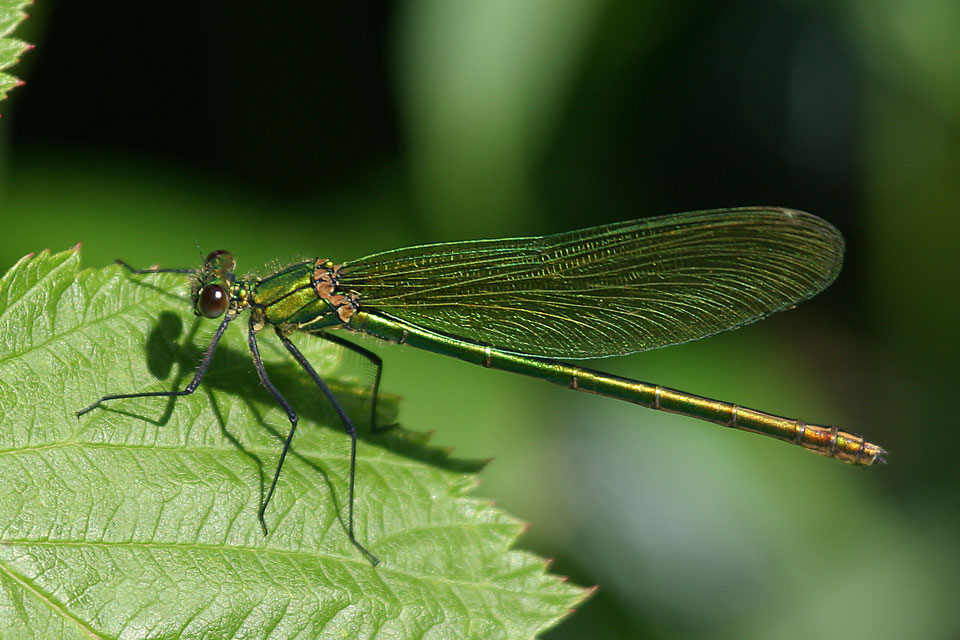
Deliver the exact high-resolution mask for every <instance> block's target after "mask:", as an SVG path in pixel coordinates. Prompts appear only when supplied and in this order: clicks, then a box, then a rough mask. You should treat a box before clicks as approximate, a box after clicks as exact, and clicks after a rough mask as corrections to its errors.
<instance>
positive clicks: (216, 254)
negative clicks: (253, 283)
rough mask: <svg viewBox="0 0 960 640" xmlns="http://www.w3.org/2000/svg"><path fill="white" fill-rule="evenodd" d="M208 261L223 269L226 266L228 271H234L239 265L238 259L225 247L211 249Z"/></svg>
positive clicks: (209, 263)
mask: <svg viewBox="0 0 960 640" xmlns="http://www.w3.org/2000/svg"><path fill="white" fill-rule="evenodd" d="M206 263H207V264H208V265H211V266H214V267H218V268H221V269H222V268H226V270H227V271H233V270H234V269H235V268H236V266H237V261H236V260H234V259H233V256H232V255H231V254H230V252H229V251H224V250H223V249H217V250H216V251H211V252H210V253H209V255H207V260H206Z"/></svg>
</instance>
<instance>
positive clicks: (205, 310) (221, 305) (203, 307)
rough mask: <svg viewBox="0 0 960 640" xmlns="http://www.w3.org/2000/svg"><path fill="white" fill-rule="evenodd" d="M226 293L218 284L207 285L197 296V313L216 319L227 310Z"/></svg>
mask: <svg viewBox="0 0 960 640" xmlns="http://www.w3.org/2000/svg"><path fill="white" fill-rule="evenodd" d="M229 303H230V301H229V300H228V299H227V292H226V291H225V290H224V288H223V287H221V286H220V285H218V284H208V285H207V286H205V287H204V288H203V289H201V290H200V295H199V296H197V311H199V312H200V314H201V315H204V316H206V317H208V318H217V317H220V316H222V315H223V312H224V311H226V310H227V305H228V304H229Z"/></svg>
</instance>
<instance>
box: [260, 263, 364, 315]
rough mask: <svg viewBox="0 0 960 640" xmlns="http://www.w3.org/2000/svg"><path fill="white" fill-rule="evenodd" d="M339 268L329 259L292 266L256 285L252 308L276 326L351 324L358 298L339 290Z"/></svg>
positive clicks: (355, 295) (353, 293)
mask: <svg viewBox="0 0 960 640" xmlns="http://www.w3.org/2000/svg"><path fill="white" fill-rule="evenodd" d="M340 266H341V265H337V264H334V263H333V262H332V261H330V260H327V259H326V258H320V259H316V260H308V261H305V262H299V263H297V264H294V265H291V266H289V267H287V268H286V269H283V270H281V271H279V272H277V273H275V274H273V275H271V276H267V277H266V278H264V279H262V280H261V281H260V282H258V283H257V284H256V285H255V289H254V291H253V297H252V306H254V307H255V308H257V309H259V310H260V311H261V313H262V314H263V319H264V320H265V321H266V322H268V323H270V324H274V325H295V326H296V327H298V328H301V327H308V326H309V327H311V328H317V329H319V328H322V327H327V326H335V325H338V324H341V323H345V322H348V321H349V320H350V317H351V316H353V314H354V313H355V312H356V310H357V304H358V296H357V294H356V293H355V292H352V291H342V290H340Z"/></svg>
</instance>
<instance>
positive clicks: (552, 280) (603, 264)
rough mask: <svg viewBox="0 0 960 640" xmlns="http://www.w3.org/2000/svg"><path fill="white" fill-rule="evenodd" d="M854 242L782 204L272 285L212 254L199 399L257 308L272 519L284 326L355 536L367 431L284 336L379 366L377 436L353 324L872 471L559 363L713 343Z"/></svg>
mask: <svg viewBox="0 0 960 640" xmlns="http://www.w3.org/2000/svg"><path fill="white" fill-rule="evenodd" d="M842 255H843V239H842V237H841V236H840V234H839V232H838V231H837V230H836V229H835V228H833V227H832V226H831V225H830V224H828V223H826V222H824V221H823V220H821V219H820V218H817V217H816V216H812V215H810V214H807V213H803V212H799V211H792V210H788V209H779V208H751V209H727V210H717V211H706V212H693V213H686V214H678V215H674V216H664V217H661V218H652V219H647V220H636V221H631V222H625V223H618V224H613V225H605V226H601V227H594V228H590V229H583V230H580V231H573V232H567V233H561V234H556V235H553V236H538V237H531V238H508V239H504V240H480V241H470V242H456V243H443V244H437V245H423V246H419V247H410V248H407V249H398V250H394V251H387V252H383V253H380V254H374V255H371V256H367V257H365V258H360V259H359V260H355V261H353V262H345V263H342V264H337V263H334V262H333V261H331V260H328V259H326V258H317V259H312V260H305V261H302V262H298V263H295V264H293V265H290V266H288V267H286V268H284V269H282V270H280V271H278V272H277V273H274V274H271V275H269V276H265V277H246V278H238V277H237V276H236V275H235V273H234V271H235V266H236V265H235V261H234V259H233V256H232V255H230V254H229V253H227V252H226V251H214V252H213V253H211V254H210V255H209V256H207V258H206V260H205V261H204V263H203V265H202V266H201V267H200V268H199V269H197V270H189V269H144V270H136V269H132V268H130V267H128V268H129V269H130V270H131V271H133V272H134V273H153V272H161V271H173V272H178V273H185V274H191V275H192V276H193V279H194V286H193V301H194V308H195V312H196V313H197V315H203V316H206V317H209V318H219V317H221V316H222V317H223V319H222V320H221V322H220V326H219V328H218V329H217V332H216V334H215V335H214V339H213V341H212V342H211V345H210V346H209V347H208V348H207V351H206V353H205V355H204V360H203V362H202V363H201V366H200V368H199V370H198V372H197V375H196V376H195V377H194V379H193V380H192V381H191V382H190V384H189V385H188V386H187V388H186V389H184V390H183V391H175V392H148V393H137V394H123V395H111V396H105V397H103V398H101V399H100V400H98V401H97V402H95V403H94V404H92V405H90V406H89V407H87V408H85V409H83V410H82V411H80V412H79V413H78V415H82V414H84V413H86V412H88V411H90V410H92V409H93V408H94V407H96V406H98V405H99V404H100V403H101V402H103V401H105V400H114V399H121V398H131V397H144V396H176V395H186V394H189V393H192V392H193V391H194V390H195V389H196V387H197V385H198V384H199V383H200V380H201V379H202V378H203V376H204V374H205V373H206V370H207V367H208V365H209V363H210V360H211V359H212V357H213V353H214V350H215V349H216V345H217V343H218V342H219V340H220V337H221V336H222V335H223V332H224V331H225V329H226V327H227V325H228V324H229V323H230V322H232V321H233V320H235V319H236V318H237V317H239V316H240V314H241V313H244V312H249V334H248V335H249V339H248V344H249V346H250V351H251V354H252V356H253V359H254V363H255V364H256V368H257V373H258V375H259V377H260V380H261V382H262V383H263V385H264V386H265V387H266V388H267V390H268V391H269V392H270V393H271V394H272V395H273V397H274V398H275V399H276V401H277V402H278V403H279V404H280V405H281V406H282V407H283V409H284V410H285V411H286V413H287V416H288V418H289V420H290V424H291V427H290V431H289V432H288V435H287V438H286V441H285V443H284V448H283V450H282V452H281V455H280V460H279V462H278V465H277V469H276V471H275V473H274V477H273V481H272V483H271V486H270V489H269V491H268V492H267V494H266V497H265V498H264V500H263V502H262V503H261V506H260V512H259V515H260V522H261V524H262V526H263V529H264V533H266V531H267V527H266V523H265V520H264V512H265V510H266V507H267V505H268V504H269V502H270V498H271V497H272V495H273V492H274V489H275V488H276V483H277V479H278V477H279V475H280V469H281V467H282V465H283V460H284V456H285V455H286V453H287V451H288V449H289V447H290V443H291V441H292V438H293V434H294V431H295V430H296V426H297V421H298V418H297V415H296V412H295V411H294V410H293V408H292V407H291V406H290V405H289V403H288V402H287V401H286V399H284V397H283V396H282V395H281V394H280V393H279V391H277V389H276V388H275V387H274V386H273V385H272V383H271V382H270V379H269V376H268V374H267V372H266V369H265V368H264V366H263V363H262V361H261V359H260V354H259V349H258V346H257V339H256V336H257V334H258V333H259V332H261V331H262V330H264V329H265V328H267V327H268V326H272V327H273V329H274V332H275V333H276V335H277V337H278V338H279V340H280V341H281V342H282V343H283V345H284V346H285V348H286V349H287V350H288V352H289V353H290V354H291V355H292V356H293V358H294V359H295V360H297V362H298V363H299V364H300V365H301V366H302V367H303V369H304V370H305V371H306V372H307V374H308V375H309V376H310V378H311V379H312V380H313V382H314V383H315V384H316V385H317V387H318V388H319V389H320V390H321V391H322V393H323V394H324V395H325V396H326V397H327V399H328V400H329V401H330V402H331V404H332V405H333V406H334V408H335V409H336V410H337V412H338V414H339V416H340V419H341V421H342V422H343V425H344V428H345V430H346V431H347V433H348V434H349V435H350V437H351V441H352V448H351V462H350V500H349V531H348V534H349V538H350V541H351V542H352V543H353V544H354V545H355V546H356V547H357V548H358V549H359V550H360V551H361V552H362V553H364V554H365V555H366V556H367V557H368V558H369V559H370V560H371V561H372V562H374V563H376V562H377V559H376V558H375V557H374V556H373V554H371V553H370V552H369V551H368V550H367V549H366V548H365V547H364V546H363V545H362V544H360V543H359V542H358V541H357V540H356V538H355V537H354V534H353V502H354V500H353V496H354V475H355V473H354V471H355V460H356V435H357V433H356V428H355V427H354V425H353V422H352V420H351V418H350V417H349V416H348V415H347V414H346V413H345V412H344V411H343V409H342V408H341V407H340V404H339V402H338V401H337V399H336V398H335V397H334V395H333V393H332V392H331V391H330V389H329V388H328V387H327V386H326V384H325V383H324V381H323V380H322V379H321V377H320V376H319V375H318V374H317V373H316V371H314V369H313V367H312V366H311V365H310V363H309V362H308V361H307V360H306V358H305V357H304V356H303V355H302V354H301V353H300V352H299V350H298V349H297V348H296V346H295V345H294V344H293V343H292V342H291V341H290V340H289V338H288V336H289V335H290V334H291V333H292V332H295V331H302V332H307V333H310V334H312V335H316V336H318V337H321V338H325V339H327V340H330V341H332V342H334V343H336V344H338V345H340V346H343V347H345V348H348V349H351V350H353V351H355V352H357V353H359V354H360V355H361V356H363V357H365V358H367V359H368V360H369V361H370V362H372V363H373V364H374V365H375V366H376V369H377V375H376V378H375V380H374V383H373V387H372V399H373V402H372V405H373V406H372V407H371V408H372V410H373V411H372V417H371V426H372V427H374V428H375V427H376V425H375V415H376V411H375V410H376V396H377V391H378V388H379V382H380V373H381V370H382V362H381V360H380V358H379V357H378V356H376V355H375V354H373V353H372V352H370V351H369V350H367V349H364V348H363V347H360V346H359V345H356V344H353V343H352V342H350V341H348V340H344V339H343V338H341V337H339V336H338V335H337V334H336V332H335V331H334V330H336V329H346V330H347V331H348V332H357V333H363V334H367V335H371V336H374V337H376V338H380V339H382V340H385V341H388V342H395V343H398V344H407V345H410V346H412V347H416V348H419V349H424V350H427V351H432V352H434V353H438V354H441V355H446V356H451V357H455V358H458V359H460V360H464V361H466V362H471V363H473V364H477V365H481V366H483V367H487V368H493V369H500V370H503V371H510V372H513V373H519V374H523V375H527V376H532V377H536V378H540V379H543V380H547V381H550V382H553V383H555V384H558V385H561V386H564V387H568V388H570V389H575V390H578V391H588V392H591V393H596V394H599V395H603V396H607V397H611V398H617V399H620V400H625V401H627V402H632V403H634V404H639V405H642V406H645V407H648V408H651V409H657V410H661V411H669V412H672V413H678V414H682V415H686V416H689V417H693V418H698V419H701V420H705V421H708V422H713V423H716V424H720V425H723V426H727V427H731V428H734V429H739V430H743V431H752V432H755V433H760V434H764V435H767V436H771V437H773V438H777V439H780V440H784V441H787V442H792V443H794V444H798V445H800V446H802V447H804V448H806V449H809V450H811V451H814V452H816V453H819V454H821V455H824V456H828V457H833V458H836V459H838V460H840V461H842V462H846V463H850V464H854V465H860V466H869V465H872V464H874V463H876V462H882V461H883V455H884V451H883V449H881V448H880V447H879V446H877V445H875V444H873V443H870V442H867V441H866V440H864V439H863V438H861V437H860V436H857V435H854V434H852V433H849V432H846V431H842V430H840V429H838V428H836V427H828V426H821V425H814V424H807V423H805V422H803V421H802V420H796V419H791V418H784V417H780V416H775V415H772V414H768V413H763V412H761V411H756V410H754V409H748V408H746V407H741V406H739V405H736V404H732V403H728V402H722V401H719V400H711V399H709V398H704V397H701V396H697V395H693V394H690V393H686V392H684V391H678V390H676V389H669V388H667V387H662V386H659V385H655V384H649V383H645V382H640V381H637V380H631V379H628V378H623V377H619V376H614V375H611V374H607V373H603V372H600V371H595V370H591V369H586V368H582V367H578V366H574V365H571V364H567V363H565V362H562V361H560V360H558V358H563V359H581V358H596V357H606V356H614V355H624V354H627V353H633V352H636V351H643V350H646V349H653V348H657V347H662V346H667V345H670V344H677V343H680V342H686V341H689V340H695V339H698V338H702V337H705V336H708V335H711V334H713V333H717V332H718V331H724V330H728V329H733V328H736V327H738V326H741V325H743V324H747V323H749V322H753V321H755V320H758V319H760V318H763V317H765V316H767V315H769V314H770V313H773V312H775V311H780V310H783V309H787V308H790V307H792V306H794V305H795V304H797V303H798V302H800V301H802V300H805V299H807V298H809V297H811V296H813V295H815V294H816V293H818V292H819V291H821V290H822V289H823V288H824V287H826V286H827V285H829V284H830V282H832V281H833V279H834V278H835V277H836V275H837V273H838V272H839V269H840V264H841V262H842Z"/></svg>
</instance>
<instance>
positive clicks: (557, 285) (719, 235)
mask: <svg viewBox="0 0 960 640" xmlns="http://www.w3.org/2000/svg"><path fill="white" fill-rule="evenodd" d="M842 260H843V237H842V236H841V235H840V233H839V232H838V231H837V230H836V229H835V228H834V227H833V226H832V225H830V224H829V223H828V222H825V221H824V220H821V219H820V218H818V217H816V216H813V215H810V214H808V213H804V212H802V211H792V210H788V209H779V208H749V209H724V210H716V211H701V212H692V213H682V214H677V215H671V216H663V217H659V218H647V219H641V220H634V221H630V222H621V223H616V224H609V225H603V226H600V227H593V228H590V229H582V230H579V231H570V232H566V233H559V234H556V235H550V236H539V237H530V238H507V239H502V240H477V241H468V242H450V243H442V244H432V245H421V246H416V247H409V248H406V249H397V250H393V251H386V252H383V253H377V254H374V255H370V256H367V257H365V258H360V259H359V260H355V261H353V262H350V263H347V264H346V265H345V266H344V270H343V274H342V277H341V281H340V283H341V286H342V287H343V288H345V289H350V290H354V291H356V292H358V293H359V295H360V305H361V309H364V310H366V311H368V312H376V311H377V310H379V311H382V312H385V313H387V314H390V315H392V316H396V317H398V318H401V319H403V320H406V321H408V322H411V323H414V324H417V325H420V326H422V327H426V328H429V329H434V330H439V331H441V332H444V333H448V334H453V335H455V336H461V337H463V338H467V339H469V340H473V341H476V342H481V343H485V344H489V345H492V346H495V347H497V348H499V349H502V350H504V351H510V352H515V353H522V354H527V355H532V356H544V357H553V358H596V357H605V356H613V355H623V354H627V353H633V352H635V351H643V350H646V349H654V348H657V347H663V346H666V345H671V344H678V343H681V342H687V341H689V340H696V339H698V338H702V337H704V336H708V335H711V334H714V333H717V332H719V331H725V330H727V329H733V328H735V327H739V326H742V325H744V324H747V323H750V322H754V321H755V320H759V319H760V318H763V317H765V316H767V315H769V314H771V313H773V312H775V311H780V310H782V309H786V308H788V307H791V306H793V305H795V304H797V303H798V302H800V301H802V300H806V299H807V298H810V297H811V296H813V295H815V294H817V293H818V292H820V291H821V290H823V289H824V288H825V287H826V286H827V285H829V284H830V283H831V282H832V281H833V279H834V278H835V277H836V276H837V273H838V272H839V271H840V265H841V262H842Z"/></svg>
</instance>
